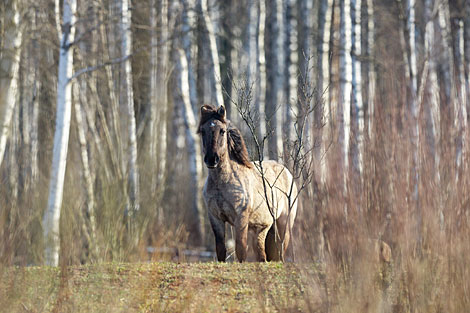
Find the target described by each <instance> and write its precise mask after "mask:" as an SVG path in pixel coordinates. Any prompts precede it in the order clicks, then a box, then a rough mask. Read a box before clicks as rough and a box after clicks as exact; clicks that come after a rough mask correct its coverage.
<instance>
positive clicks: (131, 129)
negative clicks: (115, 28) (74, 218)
mask: <svg viewBox="0 0 470 313" xmlns="http://www.w3.org/2000/svg"><path fill="white" fill-rule="evenodd" d="M121 5H122V6H121V14H122V15H121V30H122V42H121V55H122V56H123V57H124V56H130V55H131V53H132V31H131V14H132V13H131V12H132V8H131V7H130V2H129V0H122V3H121ZM124 85H125V87H124V88H125V97H124V99H123V101H125V104H126V107H127V114H128V134H129V187H130V188H129V189H130V190H129V198H130V199H129V200H130V203H129V206H128V213H129V215H133V214H134V213H135V212H137V211H139V207H140V195H139V169H138V165H137V133H136V121H135V111H134V91H133V78H132V63H131V60H130V58H129V59H127V61H125V62H124Z"/></svg>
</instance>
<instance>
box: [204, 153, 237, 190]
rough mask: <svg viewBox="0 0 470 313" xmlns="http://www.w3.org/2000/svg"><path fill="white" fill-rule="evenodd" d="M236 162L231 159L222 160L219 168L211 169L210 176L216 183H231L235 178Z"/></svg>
mask: <svg viewBox="0 0 470 313" xmlns="http://www.w3.org/2000/svg"><path fill="white" fill-rule="evenodd" d="M236 167H237V166H236V164H235V162H233V161H232V160H230V159H227V160H224V161H222V162H221V163H220V164H219V166H218V167H217V168H214V169H210V170H209V178H210V179H211V180H212V181H213V182H214V183H216V184H219V183H225V184H227V183H230V182H231V181H232V180H233V179H234V178H233V172H234V168H236Z"/></svg>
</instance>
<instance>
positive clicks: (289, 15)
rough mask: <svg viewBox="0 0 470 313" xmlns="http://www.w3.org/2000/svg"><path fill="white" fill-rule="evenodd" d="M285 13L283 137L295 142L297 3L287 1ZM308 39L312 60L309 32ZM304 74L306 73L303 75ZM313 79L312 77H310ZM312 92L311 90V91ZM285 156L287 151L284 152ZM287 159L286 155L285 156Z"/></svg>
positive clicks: (308, 56)
mask: <svg viewBox="0 0 470 313" xmlns="http://www.w3.org/2000/svg"><path fill="white" fill-rule="evenodd" d="M285 2H286V3H285V13H284V19H285V23H284V24H285V28H284V32H285V36H284V42H283V47H282V49H283V50H284V51H285V53H286V55H285V61H284V63H285V67H284V94H285V101H284V102H285V104H286V105H284V108H283V112H282V115H283V124H282V129H283V130H284V131H283V132H282V134H283V136H284V138H285V139H287V140H289V141H293V140H295V129H294V123H295V117H296V116H297V115H298V114H297V113H298V108H297V101H298V96H297V88H298V68H299V67H298V63H299V62H298V60H299V59H298V58H299V53H298V42H297V41H298V38H299V37H298V36H297V27H296V26H297V25H296V23H297V21H298V20H299V19H297V18H296V17H297V11H296V10H295V3H294V1H293V0H286V1H285ZM306 9H307V16H308V18H307V20H306V21H305V22H306V23H307V27H308V26H310V25H309V24H310V20H311V18H310V15H311V14H308V13H311V12H310V11H311V10H309V9H311V8H309V7H307V8H306ZM309 28H310V27H309ZM305 35H306V37H304V38H305V40H304V41H306V43H305V44H304V45H305V46H304V48H305V49H306V50H305V57H307V58H310V57H311V55H310V54H311V53H312V51H311V48H310V43H311V40H310V39H311V38H310V37H311V34H310V32H309V31H307V32H306V34H305ZM303 74H304V73H303ZM310 77H311V76H310ZM311 78H313V77H311ZM309 84H311V82H309ZM306 87H307V88H308V90H309V89H310V86H306ZM309 91H310V90H309ZM306 126H307V127H308V126H310V125H309V124H308V123H307V125H306ZM305 144H306V148H307V149H309V147H307V144H308V143H307V142H305ZM284 152H285V154H286V153H287V151H284ZM284 156H285V157H286V155H284Z"/></svg>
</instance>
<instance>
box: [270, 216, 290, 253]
mask: <svg viewBox="0 0 470 313" xmlns="http://www.w3.org/2000/svg"><path fill="white" fill-rule="evenodd" d="M276 227H277V229H276V231H277V233H278V236H277V238H276V235H275V230H274V225H273V226H272V227H271V229H270V230H269V232H268V235H267V236H266V254H267V258H268V261H283V260H284V258H285V256H286V251H287V247H288V246H289V241H290V227H289V226H288V223H287V215H286V214H282V215H281V216H280V217H279V218H278V219H277V221H276ZM286 227H287V229H286ZM281 250H282V255H281Z"/></svg>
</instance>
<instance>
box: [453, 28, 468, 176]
mask: <svg viewBox="0 0 470 313" xmlns="http://www.w3.org/2000/svg"><path fill="white" fill-rule="evenodd" d="M456 39H457V44H458V49H457V57H458V61H457V64H458V71H457V74H458V80H459V86H458V89H459V103H458V108H457V123H458V125H457V133H458V135H457V140H458V142H457V165H458V166H460V164H462V160H463V153H464V151H465V150H466V139H467V136H466V134H467V94H468V92H469V91H470V90H467V84H466V81H465V65H464V64H465V51H464V49H465V47H464V23H463V20H459V21H458V25H457V34H456ZM458 175H459V174H458V173H457V179H458Z"/></svg>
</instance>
